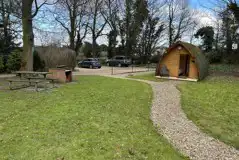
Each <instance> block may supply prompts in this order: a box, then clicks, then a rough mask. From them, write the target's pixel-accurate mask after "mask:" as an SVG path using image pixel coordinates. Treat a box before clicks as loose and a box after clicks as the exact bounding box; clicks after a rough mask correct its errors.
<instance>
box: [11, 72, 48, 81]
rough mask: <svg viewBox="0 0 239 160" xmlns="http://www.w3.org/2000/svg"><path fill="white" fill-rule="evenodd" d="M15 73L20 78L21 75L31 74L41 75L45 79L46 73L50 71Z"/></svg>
mask: <svg viewBox="0 0 239 160" xmlns="http://www.w3.org/2000/svg"><path fill="white" fill-rule="evenodd" d="M15 73H16V75H17V76H19V77H20V78H23V75H31V77H33V75H42V76H43V77H44V79H46V76H47V75H48V74H52V73H51V72H33V71H17V72H15Z"/></svg>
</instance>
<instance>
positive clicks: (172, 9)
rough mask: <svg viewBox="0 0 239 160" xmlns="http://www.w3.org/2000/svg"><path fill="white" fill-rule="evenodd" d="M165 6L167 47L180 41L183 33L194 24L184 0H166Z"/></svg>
mask: <svg viewBox="0 0 239 160" xmlns="http://www.w3.org/2000/svg"><path fill="white" fill-rule="evenodd" d="M166 6H167V8H168V39H169V45H172V44H173V43H175V42H176V41H178V40H179V39H181V37H182V35H183V33H185V32H186V31H187V30H188V29H189V28H190V27H191V25H192V24H193V23H194V22H193V20H192V13H191V11H190V10H189V8H188V4H187V1H186V0H166Z"/></svg>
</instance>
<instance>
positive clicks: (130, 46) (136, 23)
mask: <svg viewBox="0 0 239 160" xmlns="http://www.w3.org/2000/svg"><path fill="white" fill-rule="evenodd" d="M121 8H123V9H121V13H122V15H120V16H119V17H120V18H119V19H118V25H119V35H120V37H121V48H124V52H125V55H127V56H132V54H133V53H134V52H135V51H136V47H137V43H138V39H139V35H140V33H141V31H142V28H143V23H144V22H145V21H146V20H147V17H148V13H149V11H148V3H147V1H146V0H125V3H124V7H121Z"/></svg>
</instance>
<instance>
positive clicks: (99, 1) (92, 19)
mask: <svg viewBox="0 0 239 160" xmlns="http://www.w3.org/2000/svg"><path fill="white" fill-rule="evenodd" d="M105 4H106V3H105V1H104V0H89V9H88V12H89V25H88V27H89V29H90V32H91V36H92V52H93V57H95V56H96V53H97V42H96V40H97V39H98V38H99V37H100V36H102V35H103V30H104V28H105V26H106V25H107V21H106V19H105V16H104V14H106V13H105V12H106V8H107V7H106V5H105Z"/></svg>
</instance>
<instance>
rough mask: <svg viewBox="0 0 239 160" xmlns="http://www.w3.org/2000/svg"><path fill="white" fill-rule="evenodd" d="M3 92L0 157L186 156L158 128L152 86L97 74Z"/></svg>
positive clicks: (70, 159) (98, 158)
mask: <svg viewBox="0 0 239 160" xmlns="http://www.w3.org/2000/svg"><path fill="white" fill-rule="evenodd" d="M78 82H79V83H76V84H69V85H65V86H63V87H61V88H58V89H55V90H53V91H52V92H39V93H36V92H24V91H12V92H0V100H1V105H0V142H1V145H0V157H1V158H0V159H11V160H21V159H22V160H29V159H34V160H40V159H42V160H48V159H49V160H52V159H57V158H63V157H64V159H65V160H74V159H76V160H78V159H84V160H86V159H89V160H92V159H96V160H101V159H102V160H107V159H130V160H132V159H150V160H155V159H160V160H163V159H165V160H170V159H172V160H177V159H185V157H183V156H182V155H181V154H179V153H178V152H177V151H175V150H174V149H173V148H172V147H171V145H169V144H168V142H167V141H166V140H165V139H164V138H163V137H162V136H160V135H158V134H157V133H156V131H155V128H154V127H153V125H152V122H151V120H150V119H149V117H150V115H149V114H150V105H151V99H152V90H151V88H150V86H149V85H148V84H145V83H140V82H135V81H130V80H122V79H113V78H106V77H98V76H82V77H79V81H78Z"/></svg>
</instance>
